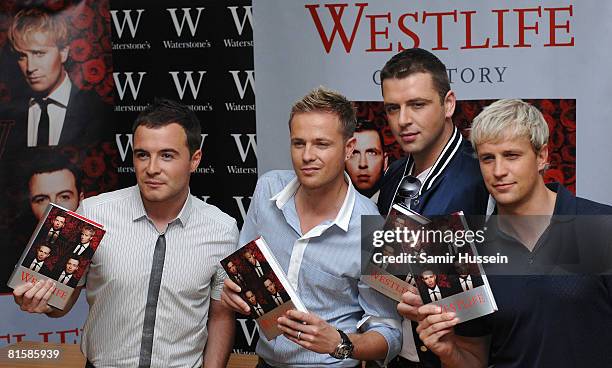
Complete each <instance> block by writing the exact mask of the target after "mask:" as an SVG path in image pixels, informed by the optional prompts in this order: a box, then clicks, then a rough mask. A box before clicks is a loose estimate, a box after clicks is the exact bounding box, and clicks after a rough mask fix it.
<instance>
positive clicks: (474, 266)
mask: <svg viewBox="0 0 612 368" xmlns="http://www.w3.org/2000/svg"><path fill="white" fill-rule="evenodd" d="M483 240H484V232H482V231H480V230H479V231H471V230H469V228H468V226H467V223H466V221H465V218H464V217H463V213H461V212H457V213H453V214H451V215H446V216H436V217H434V218H431V219H428V218H426V217H424V216H422V215H420V214H418V213H417V212H415V211H412V210H410V209H408V208H407V207H406V206H403V205H402V204H394V205H393V206H392V207H391V210H390V211H389V215H388V216H387V218H386V220H385V224H384V226H383V230H382V231H381V232H377V234H376V233H375V234H374V237H373V244H374V251H373V252H372V255H371V257H370V262H369V264H368V265H367V266H366V267H365V271H364V274H363V281H364V282H365V283H367V284H368V285H370V286H371V287H372V288H374V289H376V290H377V291H379V292H381V293H382V294H384V295H386V296H387V297H389V298H392V299H394V300H396V301H400V300H401V296H402V294H403V293H405V292H406V291H408V290H409V288H410V287H409V286H410V285H411V286H413V287H416V288H417V289H418V291H419V294H420V296H421V299H422V300H423V304H430V303H432V304H436V305H438V306H440V307H442V311H443V312H454V313H456V315H457V317H458V318H459V319H460V321H461V322H465V321H468V320H471V319H474V318H477V317H480V316H483V315H486V314H489V313H493V312H494V311H496V310H497V304H496V303H495V298H494V297H493V293H492V291H491V288H490V286H489V282H488V280H487V277H486V275H485V273H484V271H483V268H482V265H481V263H480V262H478V261H477V260H478V253H477V251H476V247H475V244H474V242H481V241H483Z"/></svg>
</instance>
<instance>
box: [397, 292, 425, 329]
mask: <svg viewBox="0 0 612 368" xmlns="http://www.w3.org/2000/svg"><path fill="white" fill-rule="evenodd" d="M422 305H423V300H421V296H420V295H419V290H418V289H417V288H415V287H414V286H412V285H408V291H406V292H405V293H404V294H402V301H401V302H400V303H399V304H398V305H397V311H398V312H399V314H401V315H402V316H404V317H406V318H408V319H409V320H411V321H415V322H418V321H419V320H420V319H422V318H419V313H418V309H419V307H420V306H422Z"/></svg>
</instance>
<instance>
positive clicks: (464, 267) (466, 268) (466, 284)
mask: <svg viewBox="0 0 612 368" xmlns="http://www.w3.org/2000/svg"><path fill="white" fill-rule="evenodd" d="M453 265H454V266H455V271H457V280H456V281H457V288H459V287H460V288H461V290H459V291H468V290H472V289H473V288H476V287H479V286H482V285H484V283H483V282H482V278H481V277H480V275H472V274H470V265H469V264H467V263H462V262H459V261H455V262H454V263H453Z"/></svg>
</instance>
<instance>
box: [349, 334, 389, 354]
mask: <svg viewBox="0 0 612 368" xmlns="http://www.w3.org/2000/svg"><path fill="white" fill-rule="evenodd" d="M348 336H349V339H350V340H351V342H352V343H353V359H357V360H385V358H386V357H387V351H388V350H389V346H388V344H387V340H386V339H385V338H384V337H383V335H381V334H380V333H378V332H376V331H368V332H365V333H361V334H349V335H348Z"/></svg>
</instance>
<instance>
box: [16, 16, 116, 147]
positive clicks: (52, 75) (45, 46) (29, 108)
mask: <svg viewBox="0 0 612 368" xmlns="http://www.w3.org/2000/svg"><path fill="white" fill-rule="evenodd" d="M8 38H9V41H10V43H11V46H12V48H13V51H14V52H15V53H16V54H17V64H18V66H19V69H20V70H21V73H22V74H23V78H24V80H25V82H26V83H27V85H28V86H29V87H30V91H29V92H30V93H29V96H28V99H27V100H25V101H17V104H18V105H19V106H16V107H15V109H16V110H17V112H16V114H17V116H16V117H15V120H17V124H16V126H15V129H13V130H12V131H11V132H10V134H11V136H10V138H9V139H8V140H7V142H9V143H7V144H8V145H9V146H8V149H9V150H11V149H15V150H19V149H23V148H25V147H37V146H57V145H66V144H70V145H75V144H87V143H91V142H93V141H95V140H97V139H99V138H100V135H101V134H102V132H103V130H102V128H103V123H104V121H110V120H108V119H107V117H108V115H107V113H108V112H109V110H108V107H106V106H104V105H103V104H102V103H101V101H100V99H99V96H98V95H97V94H96V93H94V92H91V91H83V90H79V89H78V88H77V87H76V86H75V85H73V83H72V82H71V81H70V78H69V77H68V73H67V72H66V68H65V63H66V61H67V60H68V56H69V54H70V46H69V38H68V26H67V25H66V23H65V21H64V19H63V18H62V16H60V15H58V14H51V13H48V12H46V11H44V10H41V9H37V8H34V9H24V10H21V11H20V12H18V13H17V14H16V15H15V17H14V18H13V22H12V23H11V26H10V28H9V31H8Z"/></svg>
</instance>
